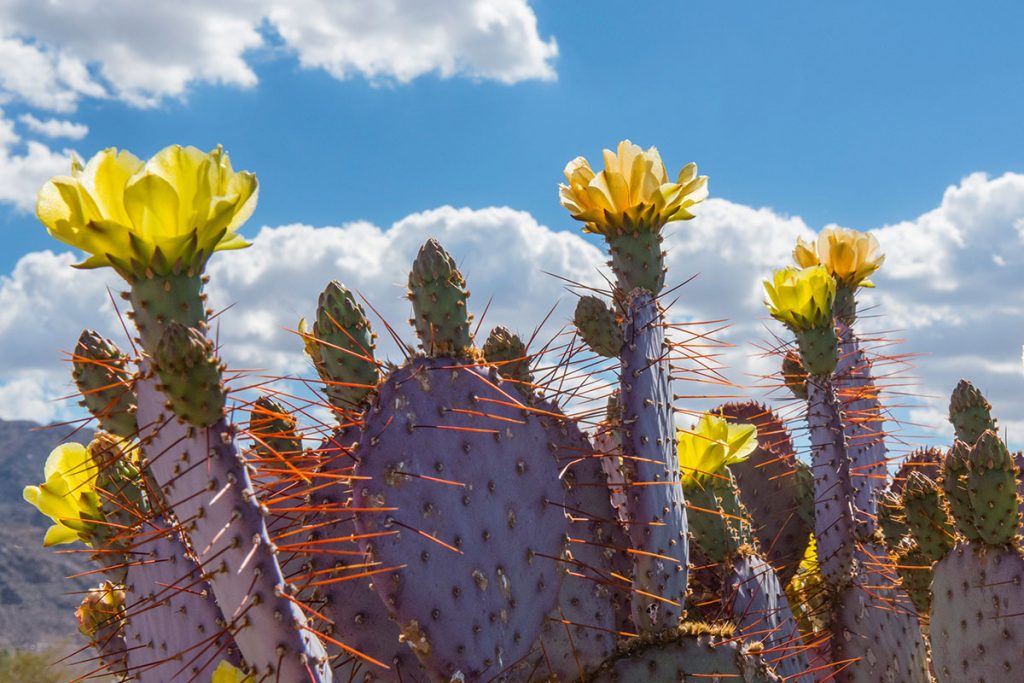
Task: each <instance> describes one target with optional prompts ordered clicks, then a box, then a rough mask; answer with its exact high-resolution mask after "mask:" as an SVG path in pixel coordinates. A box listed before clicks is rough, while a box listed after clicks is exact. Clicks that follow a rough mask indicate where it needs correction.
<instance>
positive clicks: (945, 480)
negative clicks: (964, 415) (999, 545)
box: [942, 439, 981, 541]
mask: <svg viewBox="0 0 1024 683" xmlns="http://www.w3.org/2000/svg"><path fill="white" fill-rule="evenodd" d="M970 455H971V447H970V446H968V445H967V444H966V443H965V442H963V441H960V440H959V439H957V440H956V441H954V442H953V446H952V448H950V449H949V451H948V452H947V453H946V457H945V458H944V459H943V461H942V491H943V492H944V493H945V494H946V500H947V501H948V503H949V511H950V512H951V513H953V521H954V522H955V523H956V528H957V530H958V531H959V532H960V533H961V534H963V535H964V536H966V537H967V540H969V541H980V540H981V536H980V535H979V534H978V525H977V522H976V520H975V513H974V505H973V504H972V503H971V496H970V493H969V492H968V490H967V469H968V459H969V458H970Z"/></svg>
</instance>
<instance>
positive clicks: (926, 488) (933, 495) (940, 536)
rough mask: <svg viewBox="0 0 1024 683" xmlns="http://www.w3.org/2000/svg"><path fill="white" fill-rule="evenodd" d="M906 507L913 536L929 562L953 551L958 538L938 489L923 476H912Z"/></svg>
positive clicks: (908, 524) (905, 501)
mask: <svg viewBox="0 0 1024 683" xmlns="http://www.w3.org/2000/svg"><path fill="white" fill-rule="evenodd" d="M903 506H904V509H905V515H906V520H907V527H908V529H909V531H910V535H911V536H913V538H914V542H915V543H916V545H917V547H918V549H919V550H920V552H921V554H922V555H923V556H924V557H926V558H928V560H929V561H930V562H936V561H938V560H940V559H942V558H943V557H944V556H945V555H946V553H948V552H949V551H950V550H952V548H953V545H954V542H955V539H956V536H955V534H954V532H953V523H952V521H951V520H950V519H949V514H948V513H947V512H946V506H945V504H944V502H943V500H942V494H941V492H940V491H939V487H938V485H937V484H936V483H935V482H934V481H932V480H931V479H929V478H928V477H927V476H925V475H924V474H921V473H920V472H911V473H910V476H909V477H907V485H906V488H905V489H904V491H903Z"/></svg>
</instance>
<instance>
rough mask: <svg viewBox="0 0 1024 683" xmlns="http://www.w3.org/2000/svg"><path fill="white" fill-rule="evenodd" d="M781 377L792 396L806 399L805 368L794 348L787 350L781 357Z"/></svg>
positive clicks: (802, 399)
mask: <svg viewBox="0 0 1024 683" xmlns="http://www.w3.org/2000/svg"><path fill="white" fill-rule="evenodd" d="M782 379H783V381H784V382H785V383H786V388H787V389H789V390H790V391H791V392H792V393H793V396H795V397H796V398H798V399H800V400H801V401H806V400H807V369H806V368H805V367H804V362H803V361H802V360H801V359H800V354H799V353H797V352H796V351H795V350H794V349H790V350H789V351H787V352H786V355H785V357H783V359H782Z"/></svg>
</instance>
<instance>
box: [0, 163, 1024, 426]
mask: <svg viewBox="0 0 1024 683" xmlns="http://www.w3.org/2000/svg"><path fill="white" fill-rule="evenodd" d="M1022 219H1024V175H1018V174H1006V175H1003V176H1000V177H998V178H988V177H986V176H983V175H972V176H969V177H968V178H965V179H964V180H963V181H962V182H961V183H960V184H958V185H956V186H953V187H950V188H949V189H948V190H947V191H946V192H945V194H944V195H943V197H942V200H941V202H940V203H939V205H938V206H937V207H936V208H935V209H934V210H932V211H929V212H927V213H926V214H924V215H922V216H919V217H917V218H915V219H913V220H908V221H904V222H897V223H893V224H891V225H887V226H882V227H881V228H879V229H878V230H877V231H876V233H877V234H878V235H879V239H881V240H882V241H883V245H884V246H885V248H886V251H887V261H886V265H885V267H884V268H883V270H882V271H881V272H880V273H878V274H877V276H876V277H874V278H872V279H873V280H875V281H876V283H877V284H878V289H876V290H873V291H865V292H864V293H863V298H862V305H861V309H862V311H863V316H862V320H861V322H860V323H859V325H860V329H861V331H862V333H863V336H864V337H865V338H866V339H868V340H869V344H871V345H872V346H874V347H876V350H877V352H878V353H880V354H885V355H897V354H918V355H916V356H914V357H913V358H911V359H910V366H909V367H907V366H897V365H894V364H892V363H885V362H883V363H880V365H879V374H883V373H884V374H886V375H887V377H886V379H885V382H886V383H887V386H888V388H889V391H888V393H887V394H886V398H887V400H888V402H889V403H890V405H892V406H894V410H895V415H896V416H898V417H899V418H900V419H901V420H903V421H904V422H905V423H906V424H904V426H903V427H902V434H903V435H904V436H906V437H907V438H910V437H911V436H919V437H922V438H931V439H937V440H939V441H940V442H941V441H942V440H944V439H946V438H947V437H948V433H949V428H948V425H947V424H946V423H945V420H944V413H945V405H946V403H947V402H948V394H949V391H950V390H951V389H952V388H953V386H955V384H956V381H957V380H958V379H959V378H960V377H961V376H965V377H968V378H971V379H972V380H973V381H974V382H975V383H976V384H977V385H978V386H979V387H980V388H981V389H982V390H983V391H984V392H985V393H986V395H987V396H988V397H989V399H990V400H991V401H992V403H993V404H994V407H995V412H996V414H997V416H999V417H1000V418H1001V424H1002V425H1003V426H1006V427H1007V428H1008V429H1009V430H1010V436H1011V441H1014V440H1016V442H1017V443H1019V442H1020V440H1021V438H1022V434H1024V419H1022V418H1024V392H1021V390H1020V388H1021V382H1022V381H1024V375H1022V372H1021V367H1020V349H1021V346H1020V344H1021V341H1022V340H1024V288H1022V287H1021V278H1020V272H1021V268H1022V267H1024V241H1022V240H1021V239H1020V238H1019V236H1018V233H1017V231H1018V226H1019V225H1020V221H1021V220H1022ZM813 235H814V230H812V229H811V228H810V227H809V226H807V225H806V224H805V223H804V221H802V220H801V219H800V218H798V217H792V216H783V215H779V214H778V213H776V212H774V211H772V210H770V209H766V208H760V209H755V208H751V207H747V206H743V205H740V204H736V203H732V202H729V201H726V200H720V199H712V200H708V201H707V202H705V204H704V205H702V206H701V207H700V211H699V216H698V218H697V219H696V220H693V221H690V222H687V223H681V224H677V225H675V226H672V227H671V228H670V232H669V236H668V237H667V239H666V242H665V246H666V248H667V250H668V253H669V266H670V276H671V278H670V282H669V286H670V287H671V286H674V285H676V284H679V283H681V282H683V281H684V280H686V279H687V278H689V277H690V276H691V275H695V274H696V275H698V277H696V278H695V279H694V280H693V281H691V282H689V283H688V284H686V285H685V286H683V287H681V288H679V289H678V290H677V291H676V292H674V293H673V295H672V298H673V299H677V302H676V304H675V306H674V308H673V310H672V320H673V321H675V322H680V323H690V322H693V321H714V320H718V319H721V318H727V319H729V321H730V322H731V323H732V325H731V327H729V328H728V329H724V330H721V331H720V332H718V333H717V334H716V336H717V337H718V338H720V339H721V340H722V341H724V342H727V343H731V344H733V345H734V346H733V348H731V349H728V350H726V351H725V355H724V356H723V357H722V358H721V359H720V360H724V361H726V363H727V365H728V366H729V370H728V371H726V377H727V378H729V379H731V380H732V381H734V382H737V383H745V384H751V385H754V384H757V383H758V377H759V376H761V375H765V374H769V373H775V372H777V368H776V367H775V364H776V361H775V359H771V358H765V357H764V354H763V353H762V351H761V345H763V344H764V343H765V342H767V343H771V340H772V335H773V334H778V335H779V336H782V337H785V336H787V335H786V333H785V331H784V330H782V329H781V327H779V326H778V325H776V324H775V323H774V321H771V320H770V319H769V318H768V316H767V315H766V313H765V312H764V307H763V305H762V303H761V300H762V297H763V295H762V293H761V280H762V279H763V278H764V277H765V276H767V275H768V274H769V273H770V272H771V270H772V269H773V268H777V267H780V266H783V265H785V264H787V263H789V261H790V250H791V248H792V245H793V243H794V241H795V240H796V238H797V237H798V236H802V237H805V238H809V237H812V236H813ZM430 236H434V237H437V238H438V239H440V240H441V242H442V243H443V244H444V245H445V246H446V248H448V250H449V251H450V252H451V253H452V255H453V256H454V257H455V258H456V259H457V260H458V261H459V262H460V265H461V267H462V268H463V271H464V273H465V274H466V277H467V279H468V281H469V284H470V288H471V289H472V291H473V296H472V298H471V300H470V304H471V310H472V311H473V312H474V313H476V314H477V315H480V314H481V312H482V311H483V309H484V307H485V305H486V303H487V301H488V299H489V298H492V297H493V301H492V303H491V306H490V310H489V312H488V313H487V318H486V321H485V323H484V327H483V330H484V333H486V330H487V329H489V327H490V326H492V325H495V324H505V325H509V326H510V327H512V328H514V329H517V330H518V331H520V332H523V333H529V332H530V331H532V329H533V328H534V326H536V325H537V324H538V323H539V322H540V320H541V318H543V317H544V314H546V313H547V311H548V309H549V308H550V307H551V305H552V304H553V303H554V302H555V301H556V300H558V299H561V304H560V306H559V307H558V309H557V310H556V311H555V313H554V315H553V316H552V326H551V327H549V329H548V330H547V331H546V333H545V334H546V335H550V334H553V333H554V332H555V331H556V330H557V329H558V327H559V326H561V325H563V324H565V323H566V322H567V321H568V320H569V318H570V316H571V314H572V307H573V306H574V301H575V299H574V296H573V295H572V294H570V293H568V292H567V291H566V290H565V284H564V282H563V281H561V280H558V279H556V278H553V277H550V276H548V275H545V274H544V272H543V271H547V272H551V273H557V274H559V275H562V276H564V277H566V278H568V279H570V280H573V281H577V282H581V283H585V284H589V285H593V286H601V285H602V283H603V280H602V275H601V273H602V270H603V269H604V268H605V265H604V257H603V255H602V253H601V251H600V250H599V249H598V248H596V247H595V246H594V245H592V244H591V243H590V242H587V241H586V240H584V239H583V238H582V237H581V236H579V234H577V233H575V232H555V231H552V230H550V229H549V228H547V227H545V226H542V225H539V224H538V223H537V222H536V221H535V220H534V219H533V218H532V217H531V216H530V215H529V214H526V213H523V212H518V211H514V210H512V209H509V208H489V209H480V210H470V209H454V208H451V207H443V208H440V209H436V210H433V211H426V212H423V213H417V214H413V215H411V216H408V217H406V218H405V219H403V220H401V221H399V222H398V223H396V224H394V225H392V226H390V227H389V228H387V229H383V228H381V227H379V226H375V225H371V224H369V223H364V222H357V223H350V224H346V225H342V226H339V227H319V228H315V227H311V226H307V225H286V226H280V227H265V228H263V229H262V230H261V231H260V233H259V234H258V235H257V236H256V238H255V240H254V242H255V244H254V246H253V247H251V248H249V249H247V250H243V251H240V252H232V253H229V254H222V255H218V256H216V257H215V258H214V259H213V261H212V262H211V266H210V271H209V272H210V275H211V278H212V283H211V287H210V293H211V303H212V304H213V305H214V307H216V308H218V309H220V308H225V307H227V306H230V305H232V304H234V306H233V307H232V308H230V310H228V311H226V312H225V313H224V314H223V316H221V317H220V318H219V319H218V320H220V321H221V322H222V325H221V327H220V329H219V339H220V341H221V343H222V345H223V348H224V354H225V358H226V359H227V360H228V361H229V363H230V364H231V365H232V366H234V367H245V368H257V367H258V368H265V369H266V370H267V371H268V372H270V373H272V374H276V375H286V374H291V373H299V374H302V375H304V376H306V377H309V376H311V375H312V371H311V370H310V369H309V367H308V365H307V363H306V361H305V359H304V358H303V356H302V354H301V350H300V344H299V342H298V339H297V338H296V336H295V335H294V334H291V333H289V332H288V331H287V330H288V329H295V327H296V324H297V321H298V319H299V318H300V317H306V318H307V319H308V318H310V317H311V316H312V315H313V312H314V310H315V305H316V298H317V295H318V293H319V292H320V290H321V289H322V288H323V286H324V284H325V283H326V282H327V281H328V280H330V279H332V278H333V279H338V280H341V281H342V282H344V283H345V284H347V285H348V286H349V287H350V288H352V289H354V290H357V291H359V292H360V293H362V294H363V295H365V296H366V298H367V299H369V300H370V301H371V302H372V303H373V305H374V307H376V308H377V310H378V311H380V313H381V315H382V316H383V317H384V318H385V319H387V320H388V321H389V322H390V323H391V324H392V325H393V326H394V327H395V329H396V330H397V331H398V332H399V334H400V335H402V337H403V338H404V339H405V340H407V341H411V340H412V334H411V331H410V330H409V328H408V326H407V325H406V323H405V321H406V319H407V318H408V315H409V304H408V302H407V301H406V300H405V299H404V287H405V280H406V277H407V272H408V268H409V264H410V263H411V261H412V259H413V257H414V256H415V253H416V250H417V249H418V248H419V246H420V244H422V242H423V241H424V240H425V239H426V238H427V237H430ZM901 237H902V239H901ZM921 245H931V246H930V247H929V248H924V247H922V246H921ZM993 255H998V256H999V257H1000V258H1001V259H1002V260H1003V262H1004V263H1005V265H1003V266H995V265H993V261H992V256H993ZM70 262H71V257H70V255H67V254H64V255H55V254H52V253H49V252H42V253H37V254H29V255H27V256H25V257H23V258H22V260H21V261H20V262H19V263H18V266H17V267H16V269H15V271H14V272H13V273H11V274H10V275H9V276H7V277H5V278H3V279H0V346H2V347H3V348H5V350H6V349H10V352H9V354H5V358H4V366H3V367H0V392H3V391H4V389H3V387H10V386H14V384H12V383H15V382H24V381H27V379H26V378H31V379H32V381H35V380H36V379H38V378H41V377H45V378H46V379H45V382H48V383H47V384H45V386H47V387H57V386H61V382H62V381H63V378H64V376H65V375H64V373H65V371H66V367H63V366H61V365H60V364H59V363H58V362H56V361H55V358H56V352H55V348H54V347H55V344H54V341H53V340H55V339H57V340H64V341H63V342H60V344H61V345H62V346H63V347H64V348H70V347H71V346H72V345H73V343H74V340H75V338H76V337H77V335H78V333H79V331H80V330H81V328H82V327H83V326H85V325H89V324H91V325H94V326H97V327H98V328H99V329H101V330H102V331H104V333H106V334H112V335H114V336H115V337H117V338H119V339H123V336H124V335H123V333H121V332H120V327H119V324H118V323H117V320H116V316H114V313H113V310H112V308H110V306H109V304H108V303H103V302H105V301H106V293H105V285H106V283H107V279H105V278H109V275H106V274H104V273H101V272H82V271H74V270H71V269H69V268H68V267H67V266H68V264H69V263H70ZM939 278H941V279H943V281H942V282H941V283H940V282H936V280H937V279H939ZM100 304H102V306H100ZM98 306H99V313H98V314H97V313H96V310H97V307H98ZM375 325H376V326H377V329H378V332H379V334H380V341H381V347H382V349H383V352H384V354H385V355H387V356H389V357H391V358H392V359H400V357H401V356H400V353H399V351H398V349H397V347H396V346H395V345H394V344H392V343H391V342H390V341H389V337H388V334H387V333H386V332H385V331H384V328H383V326H382V325H381V324H380V323H379V321H376V320H375ZM713 327H720V325H718V324H717V323H709V324H708V325H706V326H704V328H703V329H707V328H713ZM881 340H890V341H891V340H904V341H905V343H903V344H898V345H895V346H890V345H883V341H881ZM884 343H885V344H887V343H888V342H884ZM712 351H713V352H715V353H719V352H721V350H719V349H714V350H712ZM894 372H895V373H896V374H895V375H894V376H888V375H890V374H891V373H894ZM65 384H66V382H65ZM18 386H24V384H21V385H18ZM687 389H688V388H687V387H686V386H685V385H683V386H680V387H677V393H681V394H685V393H690V392H689V391H688V390H687ZM8 390H9V391H13V390H12V389H8ZM722 391H723V392H725V393H728V392H729V390H728V389H727V388H723V390H722ZM709 392H710V393H717V392H716V391H714V390H712V389H709V388H707V387H704V388H700V389H699V390H698V392H696V393H709ZM61 393H66V392H61ZM748 393H750V394H752V395H755V396H757V395H759V390H757V389H751V390H749V392H748ZM33 395H35V394H33ZM26 405H29V406H36V407H37V408H38V406H39V405H40V404H39V403H38V402H35V401H28V402H27V404H26ZM701 405H702V404H700V403H699V402H692V403H691V404H688V407H695V408H698V407H701ZM33 409H35V408H33ZM3 410H7V409H5V408H4V404H3V402H0V411H3ZM9 414H10V413H3V412H0V416H7V415H9ZM22 414H23V413H22ZM42 416H44V417H45V415H42Z"/></svg>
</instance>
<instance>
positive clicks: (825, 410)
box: [807, 377, 856, 589]
mask: <svg viewBox="0 0 1024 683" xmlns="http://www.w3.org/2000/svg"><path fill="white" fill-rule="evenodd" d="M807 395H808V397H807V426H808V429H809V431H810V440H811V469H812V472H813V474H814V507H815V516H814V538H815V539H816V541H817V547H818V563H819V564H820V566H821V573H822V576H823V577H824V578H825V581H826V582H827V583H828V584H829V585H830V586H831V587H832V588H834V589H839V588H841V587H842V586H843V585H845V584H846V583H847V582H848V581H849V580H850V577H851V576H852V574H853V557H854V551H855V549H856V541H855V521H854V514H853V507H852V502H853V488H852V485H851V483H850V459H849V456H848V455H847V452H846V439H845V434H844V432H843V422H842V414H841V412H840V408H839V401H838V399H837V398H836V394H835V390H834V389H833V388H832V384H831V382H830V381H829V380H828V379H825V378H822V377H811V378H808V381H807Z"/></svg>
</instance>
